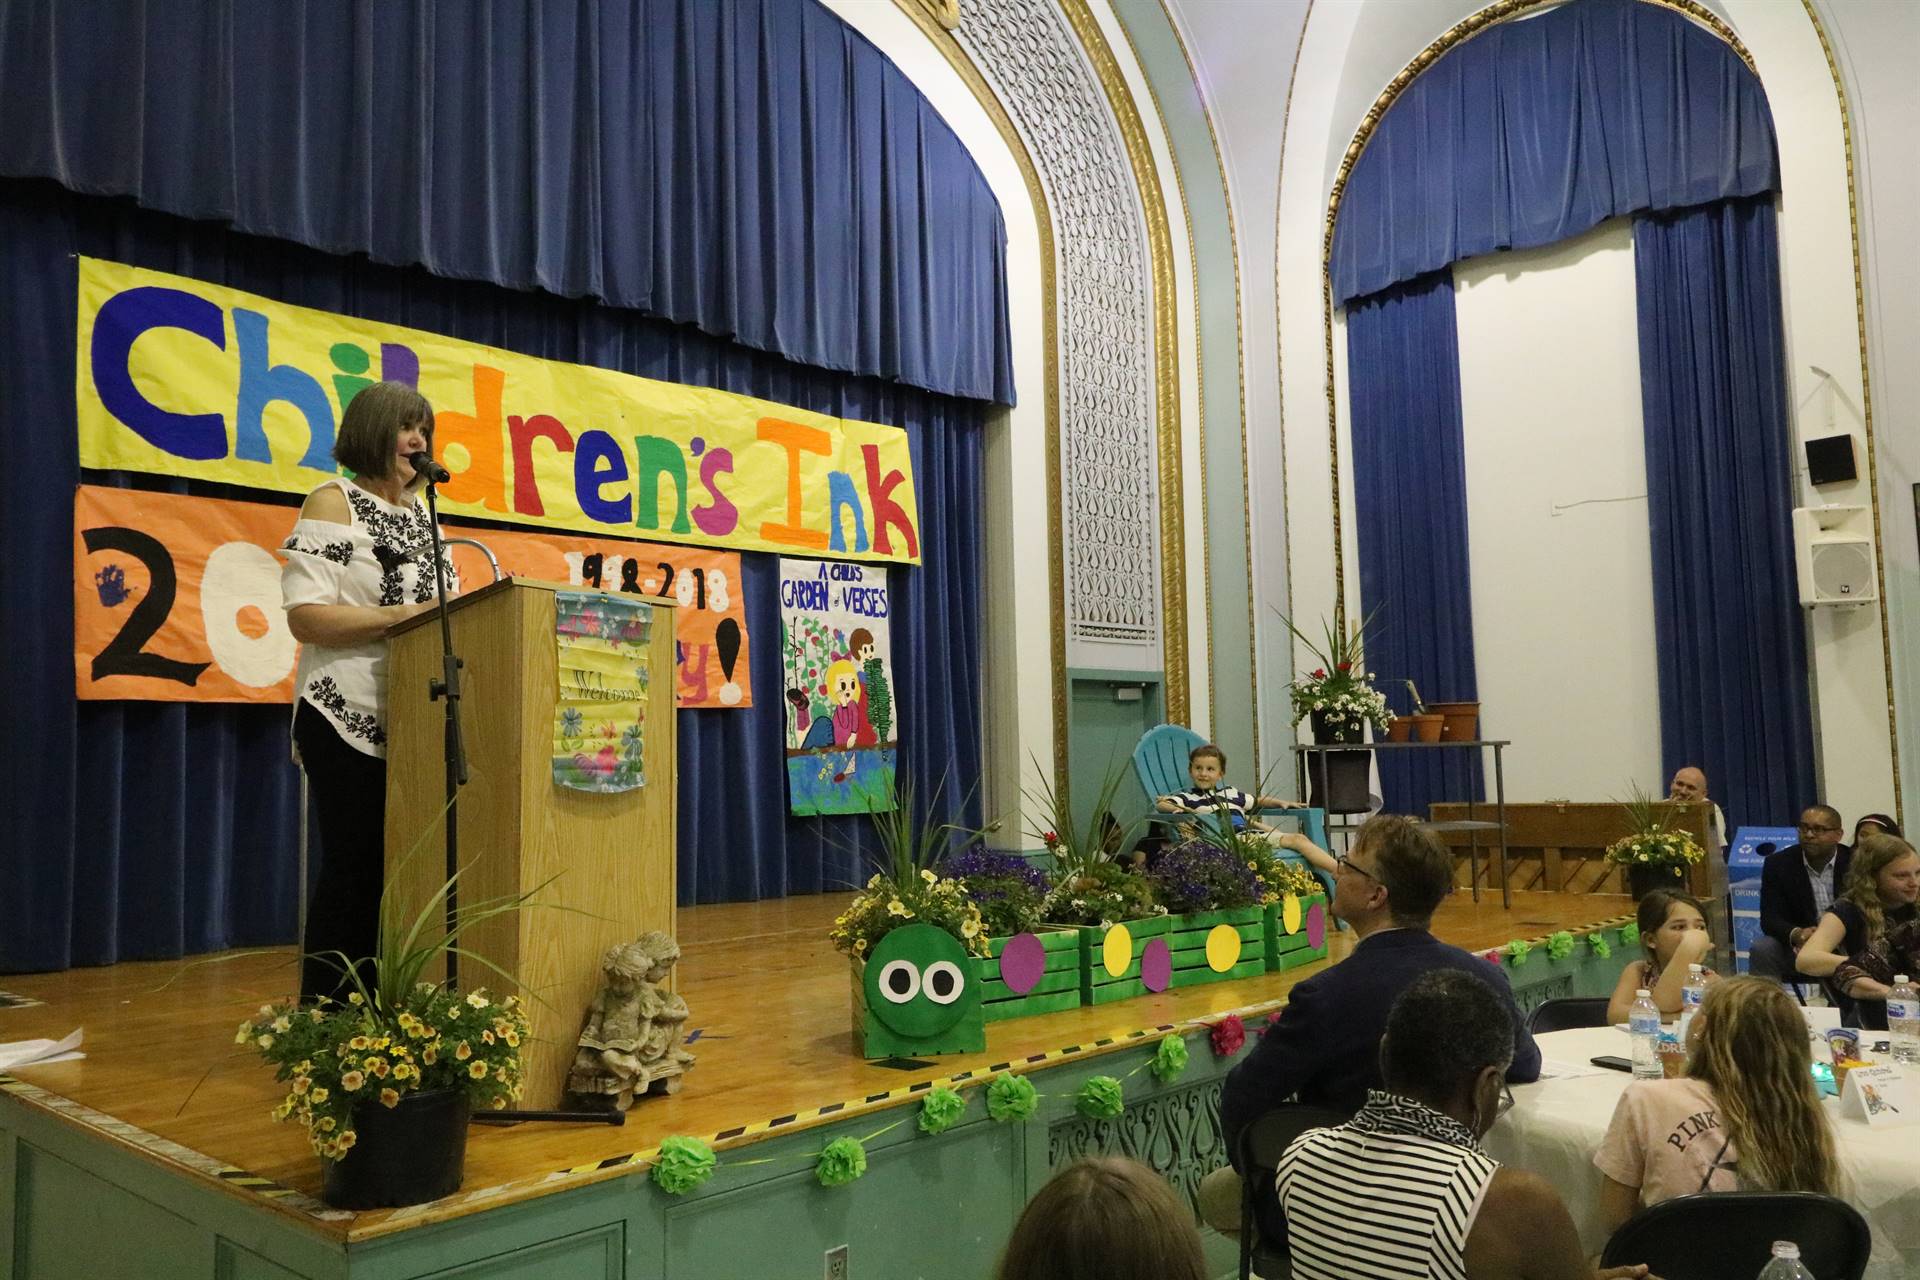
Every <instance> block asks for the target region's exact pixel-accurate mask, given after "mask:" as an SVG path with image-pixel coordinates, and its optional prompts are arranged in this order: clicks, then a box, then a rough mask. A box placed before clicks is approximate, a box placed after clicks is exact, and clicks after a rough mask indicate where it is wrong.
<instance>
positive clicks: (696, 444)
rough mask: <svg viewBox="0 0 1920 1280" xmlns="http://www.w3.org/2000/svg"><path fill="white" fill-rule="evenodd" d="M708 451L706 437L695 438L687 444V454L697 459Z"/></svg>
mask: <svg viewBox="0 0 1920 1280" xmlns="http://www.w3.org/2000/svg"><path fill="white" fill-rule="evenodd" d="M706 451H707V441H706V437H704V436H695V437H694V438H693V439H692V440H690V441H688V442H687V452H689V453H691V454H692V455H693V456H694V457H696V458H697V457H699V456H700V455H701V454H703V453H705V452H706Z"/></svg>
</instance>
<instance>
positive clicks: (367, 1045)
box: [347, 1036, 373, 1052]
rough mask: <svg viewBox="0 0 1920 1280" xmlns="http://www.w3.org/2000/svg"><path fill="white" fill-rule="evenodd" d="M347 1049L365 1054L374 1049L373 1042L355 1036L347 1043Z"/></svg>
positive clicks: (363, 1037)
mask: <svg viewBox="0 0 1920 1280" xmlns="http://www.w3.org/2000/svg"><path fill="white" fill-rule="evenodd" d="M347 1048H349V1049H357V1050H359V1051H361V1052H365V1051H366V1050H368V1049H371V1048H373V1041H371V1040H369V1039H367V1038H366V1037H365V1036H355V1037H354V1038H353V1039H351V1040H349V1041H347Z"/></svg>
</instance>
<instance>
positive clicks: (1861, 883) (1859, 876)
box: [1840, 836, 1913, 942]
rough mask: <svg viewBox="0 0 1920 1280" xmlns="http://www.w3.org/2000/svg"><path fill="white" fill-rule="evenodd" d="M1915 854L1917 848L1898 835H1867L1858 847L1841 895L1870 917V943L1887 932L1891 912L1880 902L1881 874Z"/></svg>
mask: <svg viewBox="0 0 1920 1280" xmlns="http://www.w3.org/2000/svg"><path fill="white" fill-rule="evenodd" d="M1912 852H1913V846H1912V845H1910V844H1908V843H1907V842H1906V841H1905V840H1902V839H1900V838H1899V837H1898V836H1867V837H1865V838H1864V839H1862V840H1861V841H1860V843H1859V844H1857V845H1855V846H1854V849H1853V861H1852V862H1849V863H1848V864H1847V882H1846V883H1845V884H1844V885H1842V886H1841V887H1840V896H1841V897H1843V898H1845V899H1846V900H1847V901H1848V902H1851V903H1852V904H1853V905H1854V906H1856V907H1858V908H1860V914H1861V915H1862V916H1865V917H1866V921H1867V941H1868V942H1872V941H1874V940H1875V939H1877V938H1878V937H1879V936H1880V935H1881V934H1883V933H1885V932H1886V930H1887V910H1886V908H1885V907H1884V906H1882V905H1881V902H1880V873H1881V872H1882V871H1885V870H1886V869H1887V867H1888V866H1890V865H1891V864H1893V863H1895V862H1898V861H1900V859H1902V858H1904V857H1906V856H1907V855H1908V854H1910V853H1912Z"/></svg>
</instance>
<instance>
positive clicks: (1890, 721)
mask: <svg viewBox="0 0 1920 1280" xmlns="http://www.w3.org/2000/svg"><path fill="white" fill-rule="evenodd" d="M1800 3H1801V5H1802V6H1804V7H1805V9H1806V11H1807V20H1808V21H1809V22H1811V23H1812V24H1813V33H1814V34H1815V35H1817V36H1819V37H1820V52H1821V53H1822V54H1824V55H1825V56H1826V59H1827V74H1828V75H1830V76H1832V77H1833V94H1834V97H1835V98H1837V99H1838V100H1839V102H1840V140H1841V142H1842V143H1843V144H1844V146H1845V148H1846V157H1847V229H1848V230H1849V231H1850V232H1852V234H1853V322H1854V328H1855V331H1856V332H1857V333H1858V335H1859V338H1860V417H1861V420H1862V423H1863V425H1864V429H1865V431H1866V433H1867V493H1868V495H1869V497H1870V498H1871V500H1872V506H1873V572H1874V577H1875V585H1876V586H1877V588H1878V589H1879V592H1880V602H1879V603H1880V660H1881V663H1882V666H1883V668H1884V670H1885V673H1886V677H1887V748H1888V750H1889V751H1890V752H1891V753H1892V755H1891V757H1890V759H1891V763H1892V765H1893V811H1894V813H1895V815H1899V814H1900V809H1901V804H1902V800H1901V795H1900V726H1899V721H1898V717H1897V715H1896V713H1895V711H1894V706H1893V631H1892V628H1891V625H1890V623H1889V620H1888V605H1889V602H1888V600H1887V557H1886V555H1885V554H1884V552H1883V549H1882V546H1881V541H1880V474H1879V468H1878V466H1877V465H1876V463H1875V460H1874V450H1873V382H1872V380H1871V379H1870V378H1869V377H1868V376H1867V291H1866V286H1865V283H1864V280H1863V278H1862V274H1861V270H1860V195H1859V180H1858V179H1857V178H1856V177H1855V175H1854V169H1853V116H1852V113H1851V112H1850V111H1849V110H1848V104H1847V85H1846V82H1845V81H1844V80H1842V79H1841V78H1840V64H1839V63H1838V62H1836V61H1835V60H1834V56H1833V45H1832V44H1831V43H1829V42H1828V40H1827V28H1826V26H1825V25H1824V24H1823V23H1822V22H1821V21H1820V13H1819V11H1818V10H1816V9H1815V8H1814V7H1813V0H1800ZM1900 820H1901V821H1902V822H1904V821H1906V819H1905V818H1904V817H1901V818H1900Z"/></svg>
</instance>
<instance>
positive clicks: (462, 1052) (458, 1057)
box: [453, 1040, 473, 1062]
mask: <svg viewBox="0 0 1920 1280" xmlns="http://www.w3.org/2000/svg"><path fill="white" fill-rule="evenodd" d="M472 1056H473V1046H472V1045H470V1044H468V1043H467V1042H466V1041H465V1040H462V1041H461V1042H460V1044H459V1046H458V1047H457V1048H455V1049H454V1051H453V1057H454V1060H455V1061H456V1062H465V1061H466V1060H467V1059H468V1058H471V1057H472Z"/></svg>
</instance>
